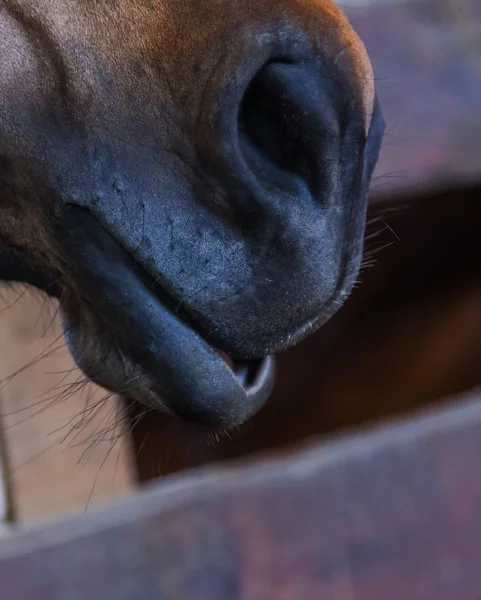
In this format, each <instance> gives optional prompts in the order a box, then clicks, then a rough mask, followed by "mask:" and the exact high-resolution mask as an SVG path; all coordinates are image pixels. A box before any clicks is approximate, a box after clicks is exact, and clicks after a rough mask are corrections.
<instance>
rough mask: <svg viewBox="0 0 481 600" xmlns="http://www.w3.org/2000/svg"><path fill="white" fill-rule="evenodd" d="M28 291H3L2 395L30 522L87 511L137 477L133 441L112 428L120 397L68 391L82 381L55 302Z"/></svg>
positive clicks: (16, 488)
mask: <svg viewBox="0 0 481 600" xmlns="http://www.w3.org/2000/svg"><path fill="white" fill-rule="evenodd" d="M22 290H24V288H23V287H22V286H19V287H17V288H15V289H10V288H6V287H2V288H0V381H2V380H3V381H2V383H0V400H1V413H2V419H1V422H2V424H3V430H2V435H3V441H4V444H5V447H6V450H7V458H8V466H9V479H10V486H11V496H12V500H13V503H14V509H15V515H16V518H17V519H18V520H19V521H20V522H21V523H27V522H30V521H37V520H43V519H47V518H59V517H61V516H62V515H66V514H72V513H78V512H81V513H83V512H84V511H85V510H86V508H87V506H88V505H89V504H91V505H92V506H95V504H97V503H106V502H110V501H112V500H113V499H114V498H117V497H118V496H122V495H124V494H127V493H129V492H130V491H131V490H132V486H133V480H132V462H131V460H132V457H131V452H130V443H129V440H128V439H126V436H125V435H122V432H121V431H120V429H116V430H112V431H110V426H111V425H112V423H113V420H114V418H115V415H116V413H118V411H119V410H121V408H120V407H119V406H118V404H117V401H116V400H114V399H110V400H108V401H106V402H105V403H99V402H98V401H99V400H100V399H101V398H102V397H103V395H104V394H105V392H103V391H101V390H100V389H96V388H95V387H94V386H89V387H88V388H84V387H83V386H80V385H79V386H78V387H73V388H72V389H71V390H70V388H69V387H68V385H69V383H75V382H76V381H79V382H80V381H81V378H80V377H79V372H78V371H77V370H76V369H74V364H73V361H72V359H71V358H70V355H69V353H68V350H67V349H66V347H65V343H64V340H63V335H62V331H61V327H60V325H59V323H58V320H57V319H56V318H55V309H56V307H55V305H53V304H51V305H44V300H43V297H42V296H40V295H39V294H38V293H36V292H33V291H31V292H26V293H23V292H22ZM42 353H45V357H44V358H43V359H42V360H40V361H39V362H36V359H37V358H38V357H39V356H40V355H41V354H42ZM30 362H33V364H32V365H31V366H30V367H28V368H25V367H26V365H28V364H29V363H30ZM72 369H73V371H72V372H70V370H72ZM17 371H20V372H19V374H18V375H17V376H16V377H14V378H12V379H11V380H9V379H8V378H9V377H10V376H11V375H12V374H13V373H15V372H17ZM70 391H71V392H73V393H70ZM64 392H65V393H66V394H64ZM67 392H68V393H67ZM96 403H97V404H96ZM86 407H87V409H86ZM89 407H90V408H89ZM118 435H121V437H120V439H119V441H118V442H116V443H115V445H114V440H115V438H116V436H118ZM102 438H103V439H104V441H101V440H102Z"/></svg>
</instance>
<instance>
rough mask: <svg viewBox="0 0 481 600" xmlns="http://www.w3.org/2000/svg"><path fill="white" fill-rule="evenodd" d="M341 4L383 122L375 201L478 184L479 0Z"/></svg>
mask: <svg viewBox="0 0 481 600" xmlns="http://www.w3.org/2000/svg"><path fill="white" fill-rule="evenodd" d="M340 4H341V7H342V9H343V10H345V12H346V13H347V15H348V17H349V18H350V20H351V22H352V24H353V25H354V27H355V28H356V30H357V31H358V33H359V35H360V37H361V38H362V40H363V41H364V43H365V44H366V46H367V49H368V51H369V54H370V56H371V60H372V62H373V66H374V72H375V76H376V79H377V89H378V94H379V98H380V102H381V106H382V109H383V111H384V114H385V118H386V122H387V135H386V138H385V143H384V147H383V150H382V154H381V158H380V161H379V164H378V168H377V172H376V179H375V181H374V183H373V186H372V198H373V200H380V199H385V198H386V197H387V196H390V195H392V194H395V195H400V194H406V195H407V194H411V193H413V192H415V193H418V192H421V191H436V190H439V189H445V188H446V187H451V188H452V187H457V186H463V185H471V184H475V183H477V182H481V103H480V101H479V99H480V98H481V4H480V2H479V0H390V1H387V0H378V1H374V2H366V1H365V0H361V2H358V1H356V2H352V1H351V2H349V1H348V2H345V3H344V4H342V3H340Z"/></svg>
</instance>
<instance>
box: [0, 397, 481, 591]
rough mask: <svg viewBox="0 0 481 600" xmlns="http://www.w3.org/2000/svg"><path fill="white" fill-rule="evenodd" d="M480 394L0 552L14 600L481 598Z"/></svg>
mask: <svg viewBox="0 0 481 600" xmlns="http://www.w3.org/2000/svg"><path fill="white" fill-rule="evenodd" d="M479 456H481V396H477V395H474V396H473V397H472V398H470V399H469V398H467V399H466V398H465V399H455V400H454V405H453V407H452V408H451V409H449V410H444V411H443V412H439V413H433V414H431V415H428V416H425V417H423V418H420V419H415V420H412V421H408V422H405V423H402V424H397V425H394V426H385V427H383V428H381V429H379V430H377V431H374V432H371V433H367V434H364V435H360V436H358V437H354V438H351V439H348V440H347V441H341V442H336V441H334V442H332V443H330V444H328V445H325V446H321V447H319V448H314V449H311V450H310V451H307V452H305V453H301V454H299V455H297V456H294V457H291V458H289V459H287V460H282V461H279V460H277V461H271V462H264V463H261V464H258V465H257V466H250V467H244V468H242V467H239V468H237V469H231V470H222V471H211V472H208V473H204V474H191V475H190V476H189V477H183V478H178V479H171V480H169V481H167V482H164V484H163V485H162V487H154V488H152V489H150V490H149V491H146V492H145V493H143V494H141V495H139V496H138V497H137V498H135V499H134V500H131V501H128V502H127V503H125V504H124V505H119V506H117V507H116V508H115V509H112V508H111V509H109V511H106V512H101V513H99V514H97V515H95V516H91V517H89V518H87V520H76V521H72V522H69V523H64V524H57V525H55V526H53V527H50V528H47V529H40V530H36V531H31V532H30V533H27V534H23V535H20V536H19V537H17V538H11V539H9V540H8V541H6V542H0V581H1V582H2V594H3V596H4V597H5V598H9V600H17V599H21V598H22V599H23V598H36V600H57V599H58V600H60V599H62V600H63V599H66V598H73V597H75V598H78V599H83V598H85V599H88V600H109V599H110V598H111V599H112V600H113V599H115V600H131V599H132V598H177V599H178V600H194V599H195V600H197V599H199V598H206V599H208V600H226V599H229V600H236V599H239V600H248V599H249V600H257V599H259V600H260V599H262V600H279V599H281V598H282V599H285V600H291V599H292V600H298V599H299V598H309V599H314V598H323V599H326V600H353V599H354V598H355V599H356V600H386V599H387V598H389V600H406V598H416V599H417V600H423V599H426V600H433V599H434V598H435V599H436V600H479V598H480V597H481V569H480V562H479V557H480V556H481V536H480V535H479V532H480V531H481V475H480V472H479V465H478V463H479Z"/></svg>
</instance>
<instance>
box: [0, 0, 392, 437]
mask: <svg viewBox="0 0 481 600" xmlns="http://www.w3.org/2000/svg"><path fill="white" fill-rule="evenodd" d="M0 40H1V41H0V280H1V281H7V282H11V281H19V282H24V283H26V284H30V285H32V286H35V287H37V288H38V289H40V290H43V291H44V292H45V293H46V294H48V295H49V296H52V297H54V298H57V299H58V301H59V303H60V314H61V319H62V324H63V328H64V334H65V338H66V341H67V345H68V347H69V349H70V351H71V353H72V355H73V357H74V359H75V361H76V363H77V365H78V367H79V368H80V369H81V371H82V372H83V373H84V374H85V376H86V377H87V378H89V379H90V380H92V381H94V382H96V383H97V384H99V385H101V386H103V387H105V388H107V389H108V390H111V391H112V392H114V393H118V394H119V395H121V396H123V397H125V398H128V399H129V400H132V401H133V402H139V403H141V404H142V405H144V406H148V407H150V408H153V409H156V410H160V411H165V412H168V413H171V414H173V415H176V416H178V417H179V418H181V419H184V420H187V421H191V422H194V423H196V424H200V425H201V426H205V427H208V428H224V429H225V428H231V427H234V426H238V425H239V424H241V423H243V422H244V421H245V420H246V419H248V418H249V417H250V416H251V415H253V414H254V413H255V412H256V411H258V410H259V409H260V408H261V407H262V405H263V404H264V403H265V401H266V399H267V398H268V396H269V394H270V392H271V390H272V387H273V383H274V380H275V358H274V355H275V354H276V353H278V352H280V351H282V350H285V349H286V348H288V347H290V346H292V345H294V344H296V343H298V342H299V341H300V340H302V339H303V338H305V337H306V336H307V335H309V333H311V332H312V331H314V330H316V329H317V328H319V327H321V326H322V325H323V323H325V322H326V321H327V320H328V319H329V318H330V317H331V316H332V315H333V314H334V313H335V312H336V311H337V310H338V308H339V307H340V306H341V305H342V304H343V302H344V301H345V299H346V298H347V297H348V295H349V293H350V291H351V289H352V287H353V285H354V283H355V281H356V277H357V274H358V270H359V266H360V262H361V257H362V250H363V236H364V228H365V216H366V204H367V194H368V188H369V184H370V180H371V177H372V173H373V169H374V167H375V164H376V161H377V158H378V154H379V150H380V147H381V143H382V137H383V133H384V128H385V124H384V120H383V117H382V112H381V109H380V106H379V102H378V100H377V95H376V88H375V81H374V77H373V72H372V67H371V64H370V61H369V58H368V55H367V52H366V49H365V47H364V45H363V44H362V42H361V41H360V39H359V38H358V36H357V34H356V33H355V31H354V30H353V28H352V27H351V25H350V24H349V22H348V20H347V18H346V17H345V16H344V14H343V13H342V12H341V10H340V9H339V8H337V7H336V5H335V3H334V2H333V1H332V0H276V1H275V2H274V1H273V0H242V2H235V1H234V0H231V1H226V0H189V1H188V2H185V1H182V0H0Z"/></svg>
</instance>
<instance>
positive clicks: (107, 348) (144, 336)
mask: <svg viewBox="0 0 481 600" xmlns="http://www.w3.org/2000/svg"><path fill="white" fill-rule="evenodd" d="M73 213H74V214H75V218H74V219H73V220H72V223H71V224H70V225H69V232H70V236H69V240H70V242H69V244H70V247H69V248H68V251H69V256H70V257H71V258H72V259H73V260H74V263H75V270H76V280H77V281H78V284H79V285H81V287H82V289H83V290H86V293H85V297H84V299H83V300H82V301H81V302H80V303H78V302H77V303H76V304H75V303H73V302H71V301H69V299H68V298H67V299H66V300H64V301H63V302H62V305H61V311H62V320H63V324H64V330H65V337H66V340H67V343H68V346H69V349H70V352H71V354H72V355H73V357H74V359H75V361H76V363H77V365H78V366H79V367H80V368H81V370H82V371H83V372H84V373H85V374H86V375H87V377H89V378H90V379H91V380H93V381H94V382H95V383H97V384H99V385H101V386H102V387H105V388H107V389H108V390H110V391H112V392H115V393H119V394H120V395H122V396H125V397H126V398H129V399H132V400H135V401H138V402H140V403H142V404H144V405H147V406H149V407H151V408H154V409H158V410H161V411H166V412H170V413H173V414H174V415H177V416H179V417H180V418H183V419H184V420H187V421H191V422H194V423H196V424H200V425H205V426H208V427H214V428H230V427H235V426H237V425H240V424H241V423H243V422H244V421H245V420H246V419H248V418H249V417H251V416H252V415H253V414H254V413H256V412H257V411H258V410H259V409H260V408H261V407H262V405H263V404H264V403H265V401H266V400H267V398H268V397H269V395H270V393H271V392H272V388H273V385H274V380H275V360H274V358H273V357H272V356H269V355H267V356H260V357H255V358H249V359H244V358H239V357H236V356H232V355H230V354H228V353H227V352H226V351H225V350H224V349H222V350H220V349H218V348H216V347H215V346H213V345H212V344H210V343H209V341H208V340H207V339H206V338H205V337H203V336H202V333H201V332H200V331H199V329H198V328H197V327H196V323H195V322H194V321H193V320H192V319H189V318H188V317H187V318H186V315H184V314H183V313H182V311H179V310H177V307H176V306H175V305H174V302H173V300H172V299H171V298H170V297H169V295H168V294H167V293H166V292H165V290H164V289H163V288H162V287H160V286H159V285H153V284H154V283H155V280H153V279H152V277H151V276H150V275H149V274H148V273H147V272H146V271H145V270H144V269H143V267H142V266H140V265H139V264H138V263H137V262H136V261H135V260H134V259H133V258H132V256H131V255H130V254H129V253H128V252H127V251H126V250H124V249H123V248H122V247H121V246H120V245H119V244H118V243H117V242H116V241H115V240H114V239H113V238H112V237H111V236H110V234H109V233H108V232H107V231H106V230H105V229H104V228H103V227H102V225H100V223H99V222H98V221H97V220H96V219H95V218H94V217H93V216H92V215H91V214H90V213H89V212H88V211H83V210H81V209H75V210H74V211H73Z"/></svg>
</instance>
